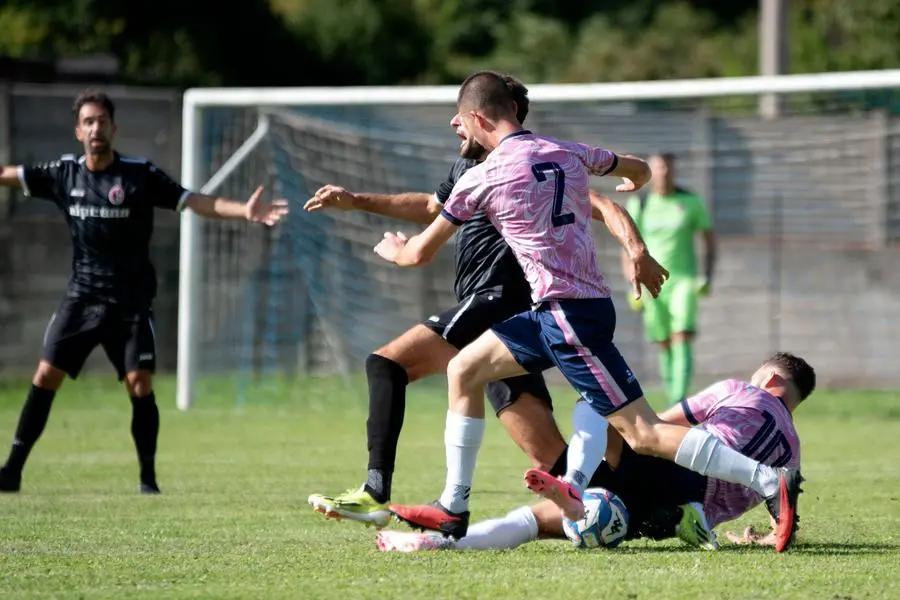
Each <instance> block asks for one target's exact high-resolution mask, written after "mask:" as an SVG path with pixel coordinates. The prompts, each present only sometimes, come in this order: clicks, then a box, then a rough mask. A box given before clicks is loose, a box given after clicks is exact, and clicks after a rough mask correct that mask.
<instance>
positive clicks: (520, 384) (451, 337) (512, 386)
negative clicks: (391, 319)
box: [422, 292, 553, 414]
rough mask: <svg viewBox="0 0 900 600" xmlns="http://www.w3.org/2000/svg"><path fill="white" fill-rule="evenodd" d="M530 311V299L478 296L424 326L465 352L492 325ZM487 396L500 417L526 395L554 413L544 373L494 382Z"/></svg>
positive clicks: (488, 389) (443, 313) (496, 294)
mask: <svg viewBox="0 0 900 600" xmlns="http://www.w3.org/2000/svg"><path fill="white" fill-rule="evenodd" d="M529 308H530V306H529V303H528V300H526V299H520V300H518V301H515V302H512V301H509V300H504V298H503V296H502V294H499V293H490V292H489V293H483V294H475V295H473V296H469V297H468V298H466V299H465V300H463V301H462V302H460V303H459V304H457V305H456V306H454V307H453V308H451V309H449V310H446V311H444V312H442V313H441V314H439V315H434V316H432V317H429V318H427V319H425V320H424V321H422V324H423V325H425V327H427V328H428V329H430V330H432V331H433V332H435V333H436V334H438V335H439V336H441V337H442V338H444V339H445V340H447V342H449V343H450V345H452V346H453V347H455V348H457V349H459V350H462V349H463V348H465V347H466V346H468V345H469V344H471V343H472V342H474V341H475V340H476V339H477V338H478V337H479V336H480V335H481V334H482V333H484V332H485V331H488V330H489V329H490V328H491V326H492V325H496V324H497V323H502V322H503V321H505V320H506V319H508V318H510V317H511V316H513V315H515V314H518V313H520V312H522V311H524V310H529ZM485 393H486V394H487V397H488V400H490V402H491V406H493V407H494V412H495V413H496V414H500V413H501V412H502V411H503V410H505V409H506V408H509V406H510V405H511V404H512V403H513V402H515V401H516V400H518V399H519V396H521V395H522V394H526V393H527V394H531V395H532V396H535V397H537V398H539V399H540V400H543V401H545V402H546V403H547V405H548V406H549V407H550V409H551V410H552V409H553V402H552V401H551V399H550V391H549V390H548V389H547V383H546V382H545V381H544V376H543V375H542V374H541V373H528V374H526V375H520V376H518V377H510V378H509V379H503V380H501V381H492V382H490V383H488V384H487V385H486V386H485Z"/></svg>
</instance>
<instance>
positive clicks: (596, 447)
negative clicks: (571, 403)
mask: <svg viewBox="0 0 900 600" xmlns="http://www.w3.org/2000/svg"><path fill="white" fill-rule="evenodd" d="M606 428H607V422H606V418H605V417H603V416H602V415H601V414H600V413H598V412H597V411H595V410H594V409H593V408H591V405H590V404H588V403H587V402H584V401H582V402H578V403H576V404H575V410H574V411H573V412H572V430H573V431H574V433H572V438H571V439H570V440H569V450H568V452H567V453H566V463H567V469H568V470H567V471H566V476H565V477H564V479H565V480H566V481H568V482H569V483H571V484H572V485H574V486H575V487H576V488H578V490H579V491H581V492H583V491H584V488H586V487H587V484H588V482H589V481H590V480H591V477H593V476H594V471H596V470H597V467H599V466H600V463H601V462H602V461H603V455H604V454H606V434H607V432H606Z"/></svg>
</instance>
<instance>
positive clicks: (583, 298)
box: [375, 72, 801, 551]
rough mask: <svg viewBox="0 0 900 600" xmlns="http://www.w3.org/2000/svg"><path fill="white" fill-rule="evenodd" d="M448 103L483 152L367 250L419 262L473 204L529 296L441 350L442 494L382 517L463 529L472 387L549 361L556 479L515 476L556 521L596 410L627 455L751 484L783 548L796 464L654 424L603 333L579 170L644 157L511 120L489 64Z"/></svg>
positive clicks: (511, 110) (592, 446) (595, 434)
mask: <svg viewBox="0 0 900 600" xmlns="http://www.w3.org/2000/svg"><path fill="white" fill-rule="evenodd" d="M457 108H458V111H459V112H458V115H457V116H456V117H454V120H453V121H451V124H454V123H456V124H457V126H460V125H461V126H462V127H461V128H462V129H463V130H464V131H466V132H467V135H471V136H472V137H473V138H474V139H475V140H476V141H477V142H478V143H479V144H481V145H482V146H483V147H484V148H485V149H486V150H487V151H488V152H490V154H489V156H488V158H487V159H486V160H485V161H484V162H482V163H481V164H480V165H478V166H475V167H473V168H472V169H470V170H469V171H468V172H467V173H466V174H465V175H464V176H463V177H462V178H461V179H460V180H459V181H458V182H457V184H456V186H455V187H454V189H453V193H452V194H451V197H450V199H449V200H448V201H447V202H446V203H445V205H444V210H443V212H442V213H441V214H442V216H443V217H444V218H443V219H436V220H435V221H434V222H433V223H432V224H431V225H430V226H429V227H428V228H427V229H426V230H425V231H424V232H423V233H422V234H421V235H418V236H415V237H413V238H411V239H409V240H407V239H406V238H405V237H401V236H398V235H395V234H385V237H384V239H383V240H382V241H381V243H379V244H378V246H376V248H375V252H376V253H378V254H379V255H380V256H382V257H383V258H385V259H386V260H389V261H392V262H394V263H396V264H398V265H400V266H416V265H423V264H427V263H428V262H430V260H431V259H432V258H433V257H434V255H435V254H436V253H437V251H438V250H439V249H440V247H441V246H442V245H444V244H445V243H446V242H447V241H448V240H449V239H450V237H451V236H452V235H453V233H454V232H455V231H456V229H457V228H458V227H459V226H460V225H461V224H462V223H463V222H465V220H466V219H467V218H470V217H471V216H473V215H474V214H476V213H477V212H478V211H479V210H481V211H484V212H485V213H486V214H487V215H488V216H489V218H490V219H491V220H492V221H493V223H494V225H495V226H496V227H497V229H498V231H499V232H500V233H501V235H503V237H504V239H506V240H507V243H508V244H509V245H510V247H511V248H512V249H513V251H514V252H515V254H516V257H517V259H518V260H519V262H520V264H521V266H522V268H523V270H524V271H525V275H526V277H527V278H528V280H529V282H530V284H531V286H532V297H533V299H534V301H535V306H534V309H533V310H531V311H527V312H523V313H520V314H518V315H515V316H513V317H511V318H509V319H508V320H506V321H504V322H503V323H500V324H498V325H495V326H493V327H492V330H491V331H488V332H486V333H485V334H483V335H482V336H481V337H480V338H478V339H477V340H476V341H475V342H473V343H471V344H470V345H469V346H467V347H466V348H464V349H463V350H462V351H460V353H459V354H458V355H457V356H456V357H455V358H454V359H453V360H451V361H450V364H449V367H448V371H447V378H448V388H449V396H450V409H449V411H448V414H447V423H446V428H445V435H444V441H445V446H446V449H447V478H446V482H445V486H444V491H443V493H442V494H441V497H440V498H439V499H438V500H437V501H435V502H434V503H432V504H431V505H426V506H419V507H411V508H404V509H402V510H400V511H398V510H394V512H395V514H397V515H398V516H400V518H402V519H404V520H406V521H408V522H415V523H417V524H420V525H421V524H423V523H425V522H428V523H434V526H435V527H436V528H437V529H439V530H440V531H442V532H443V533H444V534H446V535H448V536H452V537H456V538H459V537H462V536H464V535H465V533H466V530H467V528H468V518H469V512H468V499H469V494H470V490H471V485H472V479H473V476H474V470H475V462H476V457H477V453H478V449H479V448H480V446H481V441H482V439H483V436H484V385H485V384H486V383H488V382H490V381H496V380H498V379H504V378H507V377H512V376H515V375H521V374H523V373H526V372H540V371H543V370H546V369H548V368H551V367H553V366H555V367H557V368H559V370H560V371H561V373H562V374H563V375H564V376H565V377H566V379H567V380H568V381H569V383H570V384H571V385H572V386H573V387H574V388H575V389H576V390H577V391H578V392H579V394H580V396H581V398H582V400H584V401H583V402H579V403H577V404H576V406H575V411H574V415H573V430H574V434H573V436H572V438H571V441H570V444H569V449H568V452H567V463H568V470H567V472H566V475H565V477H564V478H563V479H561V480H557V479H555V478H553V477H550V476H549V475H548V474H546V473H544V472H542V471H536V470H531V471H529V472H527V473H526V483H527V485H528V486H529V488H530V489H532V490H533V491H535V492H536V493H539V494H541V495H544V496H546V497H548V498H552V499H554V500H555V501H556V502H557V503H558V504H559V505H560V508H561V509H562V510H563V513H564V514H565V515H566V516H567V517H568V518H571V519H578V518H580V517H581V515H583V514H584V506H583V504H582V502H581V492H582V491H583V490H584V487H585V485H586V484H587V482H588V480H589V479H590V477H591V475H592V474H593V472H594V471H595V470H596V468H597V466H598V465H599V464H600V462H601V460H602V457H603V451H604V449H605V448H606V438H607V421H606V417H608V418H609V423H610V424H612V425H613V427H615V429H616V430H617V431H618V432H619V433H621V435H622V436H623V437H624V438H625V439H626V440H627V441H628V443H629V444H630V445H631V447H633V448H634V449H635V450H636V451H637V452H639V453H641V454H651V455H655V456H660V457H663V458H667V459H669V460H674V461H675V462H677V463H678V464H681V465H683V466H685V467H687V468H689V469H692V470H695V471H698V472H700V473H701V474H703V475H706V474H709V475H713V476H715V477H718V478H720V479H726V480H728V481H734V482H735V483H740V484H742V485H747V486H750V487H752V488H753V489H755V490H756V491H757V492H759V493H761V494H763V495H764V496H765V497H766V498H767V500H769V501H770V502H767V505H768V506H769V508H770V511H772V512H773V516H775V517H776V518H778V515H784V516H785V518H782V519H780V520H779V546H778V547H777V548H776V549H777V550H779V551H781V550H784V549H786V548H787V545H788V544H789V543H790V541H789V540H790V539H791V537H792V533H793V530H794V522H795V514H796V501H797V494H798V493H799V484H800V480H801V478H800V475H799V472H797V471H788V470H778V469H773V468H771V467H767V466H765V465H762V464H761V463H759V462H758V461H756V460H753V459H750V458H748V457H745V456H743V455H741V454H740V453H738V452H735V451H734V450H731V449H730V448H728V447H727V446H724V445H723V444H721V443H720V442H719V441H718V440H717V439H716V438H715V437H713V436H712V435H710V434H709V433H708V432H705V431H702V430H691V429H689V428H687V427H682V426H676V425H672V424H668V423H665V422H663V421H661V420H660V419H659V418H658V417H657V415H656V413H655V412H653V410H652V408H651V407H650V405H649V404H648V403H647V401H646V400H645V399H644V397H643V392H642V390H641V387H640V384H639V383H638V382H637V379H636V378H635V376H634V374H633V373H632V372H631V370H630V369H629V368H628V365H627V364H626V362H625V360H624V359H623V358H622V356H621V354H620V353H619V351H618V349H617V348H616V347H615V345H614V344H613V333H614V331H615V323H616V318H615V309H614V307H613V304H612V300H611V299H610V298H609V290H608V289H607V288H606V286H605V285H603V283H602V274H601V273H600V271H599V269H598V268H597V265H596V258H595V253H596V249H595V246H594V241H593V237H592V234H591V228H590V200H589V197H588V193H587V181H588V176H589V175H592V174H593V175H613V176H618V177H622V178H623V180H624V183H623V184H621V185H619V186H618V187H617V188H616V189H617V190H619V191H626V192H630V191H633V190H635V189H638V188H639V187H641V186H642V185H643V184H645V183H646V182H647V181H648V179H649V176H650V170H649V167H648V166H647V164H646V163H645V162H644V161H642V160H640V159H637V158H634V157H629V156H622V155H615V154H613V153H612V152H610V151H608V150H604V149H599V148H591V147H589V146H586V145H583V144H577V143H573V142H559V141H556V140H551V139H549V138H541V137H539V136H536V135H534V134H532V133H531V132H528V131H525V130H523V129H522V127H521V125H520V124H519V122H518V121H517V120H516V117H515V112H516V106H515V102H514V100H513V99H512V97H511V95H510V93H509V90H508V89H507V87H506V85H505V84H504V82H503V79H502V78H501V77H499V76H498V75H497V74H496V73H492V72H479V73H475V74H473V75H471V76H469V77H468V78H467V79H466V81H465V82H464V83H463V85H462V86H461V88H460V93H459V100H458V102H457ZM425 513H428V515H427V518H422V515H425ZM408 515H413V516H415V518H414V519H410V518H407V516H408Z"/></svg>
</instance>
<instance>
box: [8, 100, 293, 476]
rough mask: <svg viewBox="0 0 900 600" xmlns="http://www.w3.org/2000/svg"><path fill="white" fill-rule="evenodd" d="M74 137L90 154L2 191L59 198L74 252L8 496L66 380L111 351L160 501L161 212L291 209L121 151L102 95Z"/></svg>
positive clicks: (225, 214) (275, 214) (263, 214)
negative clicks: (180, 178)
mask: <svg viewBox="0 0 900 600" xmlns="http://www.w3.org/2000/svg"><path fill="white" fill-rule="evenodd" d="M73 114H74V117H75V137H76V138H77V139H78V141H80V142H81V143H82V144H83V145H84V155H83V156H81V157H76V156H74V155H64V156H62V157H61V158H60V159H58V160H55V161H53V162H48V163H43V164H37V165H32V166H18V167H10V166H7V167H3V168H2V170H0V185H3V186H6V187H11V188H20V189H22V190H23V191H24V193H25V195H26V196H31V197H35V198H43V199H46V200H50V201H52V202H53V203H54V204H56V206H57V207H59V209H60V210H61V211H62V212H63V214H64V215H65V218H66V222H67V223H68V226H69V232H70V234H71V236H72V245H73V249H74V255H73V259H72V275H71V278H70V280H69V287H68V290H67V292H66V294H65V296H64V297H63V299H62V302H61V303H60V305H59V308H58V309H57V311H56V312H55V313H54V314H53V316H52V317H51V319H50V323H49V325H48V326H47V330H46V333H45V335H44V349H43V357H42V359H41V361H40V364H39V365H38V368H37V371H36V372H35V374H34V378H33V379H32V385H31V389H30V390H29V392H28V398H27V400H26V401H25V406H24V407H23V408H22V413H21V415H20V417H19V424H18V427H17V428H16V432H15V437H14V438H13V443H12V449H11V451H10V453H9V458H8V459H7V461H6V464H5V465H4V466H3V468H2V469H0V491H3V492H17V491H19V488H20V486H21V479H22V469H23V467H24V466H25V461H26V459H27V458H28V455H29V453H30V452H31V449H32V447H33V446H34V444H35V442H36V441H37V440H38V438H39V437H40V435H41V433H42V432H43V430H44V426H45V425H46V423H47V419H48V416H49V414H50V407H51V404H52V403H53V398H54V396H55V395H56V392H57V391H58V390H59V388H60V386H61V385H62V383H63V380H64V379H65V377H66V375H68V376H69V377H70V378H72V379H75V378H76V377H77V376H78V373H79V371H81V368H82V367H83V366H84V362H85V360H87V357H88V355H89V354H90V353H91V351H92V350H93V349H94V348H96V347H97V346H98V345H99V346H102V347H103V349H104V350H105V352H106V355H107V356H108V357H109V360H110V362H111V363H112V365H113V367H114V368H115V370H116V373H117V374H118V377H119V380H120V381H124V382H125V388H126V390H127V391H128V395H129V396H130V397H131V405H132V419H131V434H132V436H133V438H134V444H135V447H136V449H137V455H138V461H139V464H140V488H139V489H140V491H141V492H142V493H145V494H158V493H159V491H160V490H159V486H158V485H157V483H156V469H155V457H156V441H157V435H158V433H159V409H158V408H157V405H156V398H155V397H154V394H153V386H152V375H153V372H154V370H155V366H156V340H155V334H154V325H153V311H152V303H153V299H154V297H155V296H156V272H155V270H154V268H153V265H152V264H151V262H150V256H149V247H150V238H151V235H152V233H153V211H154V209H155V208H162V209H166V210H173V211H177V210H182V209H184V208H190V209H191V210H193V211H194V212H196V213H198V214H200V215H202V216H205V217H210V218H218V219H246V220H248V221H256V222H260V223H265V224H266V225H274V224H275V223H276V222H278V221H279V220H280V219H281V218H282V217H283V216H284V215H285V214H287V212H288V208H287V202H286V201H284V200H277V201H274V202H267V201H264V200H262V198H261V195H262V188H259V189H257V190H256V192H255V193H254V194H253V195H252V196H251V197H250V200H249V201H248V202H247V203H246V204H245V203H242V202H237V201H234V200H229V199H227V198H217V197H213V196H206V195H203V194H197V193H194V192H190V191H188V190H186V189H184V188H183V187H182V186H181V185H179V184H178V183H176V182H175V181H173V180H172V179H171V178H169V177H168V176H167V175H166V174H165V173H163V172H162V171H161V170H159V169H158V168H157V167H155V166H154V165H153V164H152V163H150V162H149V161H147V160H144V159H142V158H131V157H127V156H123V155H121V154H119V153H118V152H116V151H114V150H113V147H112V142H113V139H114V137H115V134H116V124H115V107H114V105H113V102H112V101H111V100H110V99H109V97H108V96H106V95H105V94H103V93H100V92H94V91H90V90H89V91H87V92H85V93H84V94H82V95H81V96H79V97H78V98H77V99H76V100H75V105H74V107H73Z"/></svg>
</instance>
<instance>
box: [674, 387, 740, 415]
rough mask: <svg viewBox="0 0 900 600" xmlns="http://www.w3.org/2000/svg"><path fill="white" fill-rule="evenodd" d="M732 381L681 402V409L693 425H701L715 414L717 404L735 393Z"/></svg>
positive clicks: (707, 389) (709, 388)
mask: <svg viewBox="0 0 900 600" xmlns="http://www.w3.org/2000/svg"><path fill="white" fill-rule="evenodd" d="M732 388H733V385H732V382H731V380H725V381H719V382H717V383H714V384H713V385H711V386H709V387H708V388H706V389H705V390H703V391H701V392H700V393H698V394H695V395H693V396H691V397H689V398H685V399H684V400H682V401H681V409H682V410H683V411H684V416H685V417H686V418H687V420H688V422H689V423H690V424H691V425H699V424H700V423H702V422H703V421H705V420H706V419H707V418H708V417H709V415H710V414H711V413H712V412H713V409H714V408H715V406H716V404H717V403H719V402H720V401H721V400H723V399H725V398H727V397H728V396H729V395H730V394H731V393H733V391H734V390H733V389H732Z"/></svg>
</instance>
